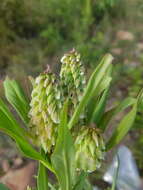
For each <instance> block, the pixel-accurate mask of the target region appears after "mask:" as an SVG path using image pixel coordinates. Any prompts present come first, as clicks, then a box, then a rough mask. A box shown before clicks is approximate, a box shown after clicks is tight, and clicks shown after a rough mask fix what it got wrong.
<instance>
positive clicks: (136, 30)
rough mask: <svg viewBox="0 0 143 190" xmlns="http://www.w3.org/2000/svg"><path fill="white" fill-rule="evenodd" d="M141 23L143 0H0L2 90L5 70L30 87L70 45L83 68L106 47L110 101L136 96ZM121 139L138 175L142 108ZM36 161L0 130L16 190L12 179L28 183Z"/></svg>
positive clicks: (141, 66) (142, 74)
mask: <svg viewBox="0 0 143 190" xmlns="http://www.w3.org/2000/svg"><path fill="white" fill-rule="evenodd" d="M142 29H143V1H142V0H28V1H27V0H0V87H1V90H0V96H2V97H3V95H4V94H3V87H2V82H3V80H4V78H5V77H6V76H7V75H8V76H10V77H12V78H15V79H18V80H20V81H21V83H22V85H23V87H24V88H25V90H26V91H27V93H29V86H28V80H27V76H29V75H32V76H36V75H38V74H39V73H40V72H41V71H43V69H44V68H45V67H46V64H50V65H51V67H52V69H53V70H54V71H55V72H58V71H59V68H60V59H61V56H62V55H63V54H64V53H65V52H67V51H69V50H71V49H72V48H73V47H74V48H75V49H76V50H78V51H79V52H80V53H81V56H82V60H83V63H84V65H85V67H86V70H87V73H90V70H92V69H93V68H95V67H96V65H97V64H98V62H99V60H100V58H101V57H102V56H103V55H104V54H105V53H107V52H110V53H111V54H112V55H113V56H114V80H113V84H112V85H113V88H112V90H111V96H110V97H111V100H110V105H111V104H112V102H115V101H120V100H121V99H122V98H124V97H125V96H127V95H132V96H134V97H135V96H136V95H137V94H138V92H139V90H140V89H141V88H142V87H143V30H142ZM115 99H116V100H115ZM123 144H125V145H127V146H128V147H129V149H130V150H131V152H132V154H133V156H134V158H135V160H136V163H137V167H138V170H139V175H140V177H141V178H142V177H143V111H142V110H139V112H138V116H137V119H136V121H135V124H134V126H133V128H132V130H131V131H130V133H129V134H128V136H127V137H126V139H125V141H124V142H123ZM111 157H112V156H111ZM109 160H110V159H109ZM35 167H36V166H35V162H30V161H29V160H26V159H24V158H23V157H22V156H21V155H20V154H19V153H18V151H17V148H16V147H15V144H14V143H13V141H12V140H10V139H9V138H8V137H6V136H4V135H3V134H1V135H0V176H1V180H2V181H4V182H5V181H6V183H8V184H10V186H11V188H12V189H14V190H16V188H15V186H14V185H13V180H15V179H16V178H17V176H20V175H21V178H20V179H21V182H20V179H19V178H17V179H18V181H19V184H20V183H29V182H30V183H32V182H31V176H32V175H33V174H34V171H35ZM105 167H106V166H105ZM13 171H15V172H13ZM27 171H28V174H27ZM10 172H11V173H10ZM24 172H25V173H24ZM99 173H100V172H99ZM25 174H26V175H27V181H26V180H25V181H26V182H24V181H23V177H22V175H23V176H25ZM96 180H97V181H98V179H96ZM15 183H16V182H15ZM15 183H14V184H15ZM26 185H27V184H26ZM23 186H24V185H21V187H19V186H18V190H22V188H23Z"/></svg>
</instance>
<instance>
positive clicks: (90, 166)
mask: <svg viewBox="0 0 143 190" xmlns="http://www.w3.org/2000/svg"><path fill="white" fill-rule="evenodd" d="M75 149H76V165H77V168H78V169H79V170H84V171H86V172H93V171H95V170H96V169H97V168H99V167H100V165H101V160H103V159H104V151H105V145H104V140H103V137H102V135H101V133H100V131H99V129H96V128H94V127H92V128H91V127H90V128H87V127H86V126H83V127H82V128H81V130H80V132H79V135H78V136H77V137H76V139H75Z"/></svg>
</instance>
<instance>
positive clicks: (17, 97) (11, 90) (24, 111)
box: [4, 78, 30, 124]
mask: <svg viewBox="0 0 143 190" xmlns="http://www.w3.org/2000/svg"><path fill="white" fill-rule="evenodd" d="M4 90H5V96H6V98H7V100H8V101H9V103H10V104H11V105H12V106H13V107H14V108H15V110H16V111H17V113H18V114H19V116H20V117H21V119H22V120H23V122H24V123H25V124H28V123H29V118H28V112H29V109H30V107H29V103H28V99H27V97H26V95H25V94H24V91H23V89H22V88H21V86H20V85H19V84H18V82H16V81H15V80H10V79H8V78H6V80H5V81H4Z"/></svg>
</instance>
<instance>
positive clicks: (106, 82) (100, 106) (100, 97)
mask: <svg viewBox="0 0 143 190" xmlns="http://www.w3.org/2000/svg"><path fill="white" fill-rule="evenodd" d="M111 73H112V64H110V65H109V67H108V69H107V71H106V74H105V76H104V77H103V79H102V80H101V82H100V83H99V84H98V86H97V88H96V89H95V92H94V96H93V98H91V100H90V101H89V104H90V107H91V108H90V107H89V106H88V109H89V108H90V109H89V110H90V115H89V114H88V120H89V123H90V122H91V123H93V122H95V123H96V124H98V122H99V121H100V119H101V117H102V115H103V113H104V110H105V106H106V101H107V97H108V94H109V87H110V83H111V80H112V78H111Z"/></svg>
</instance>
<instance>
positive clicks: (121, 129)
mask: <svg viewBox="0 0 143 190" xmlns="http://www.w3.org/2000/svg"><path fill="white" fill-rule="evenodd" d="M136 113H137V101H136V102H135V104H134V105H133V107H132V109H131V111H130V112H128V113H127V114H126V115H125V117H124V118H123V119H122V120H121V122H120V123H119V125H118V127H117V128H116V129H115V131H114V132H113V135H112V136H111V138H110V139H109V140H108V142H107V143H106V150H109V149H111V148H113V147H114V146H115V145H117V144H119V143H120V141H121V140H122V139H123V138H124V136H125V135H126V134H127V132H128V131H129V129H130V128H131V127H132V125H133V123H134V120H135V117H136Z"/></svg>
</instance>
